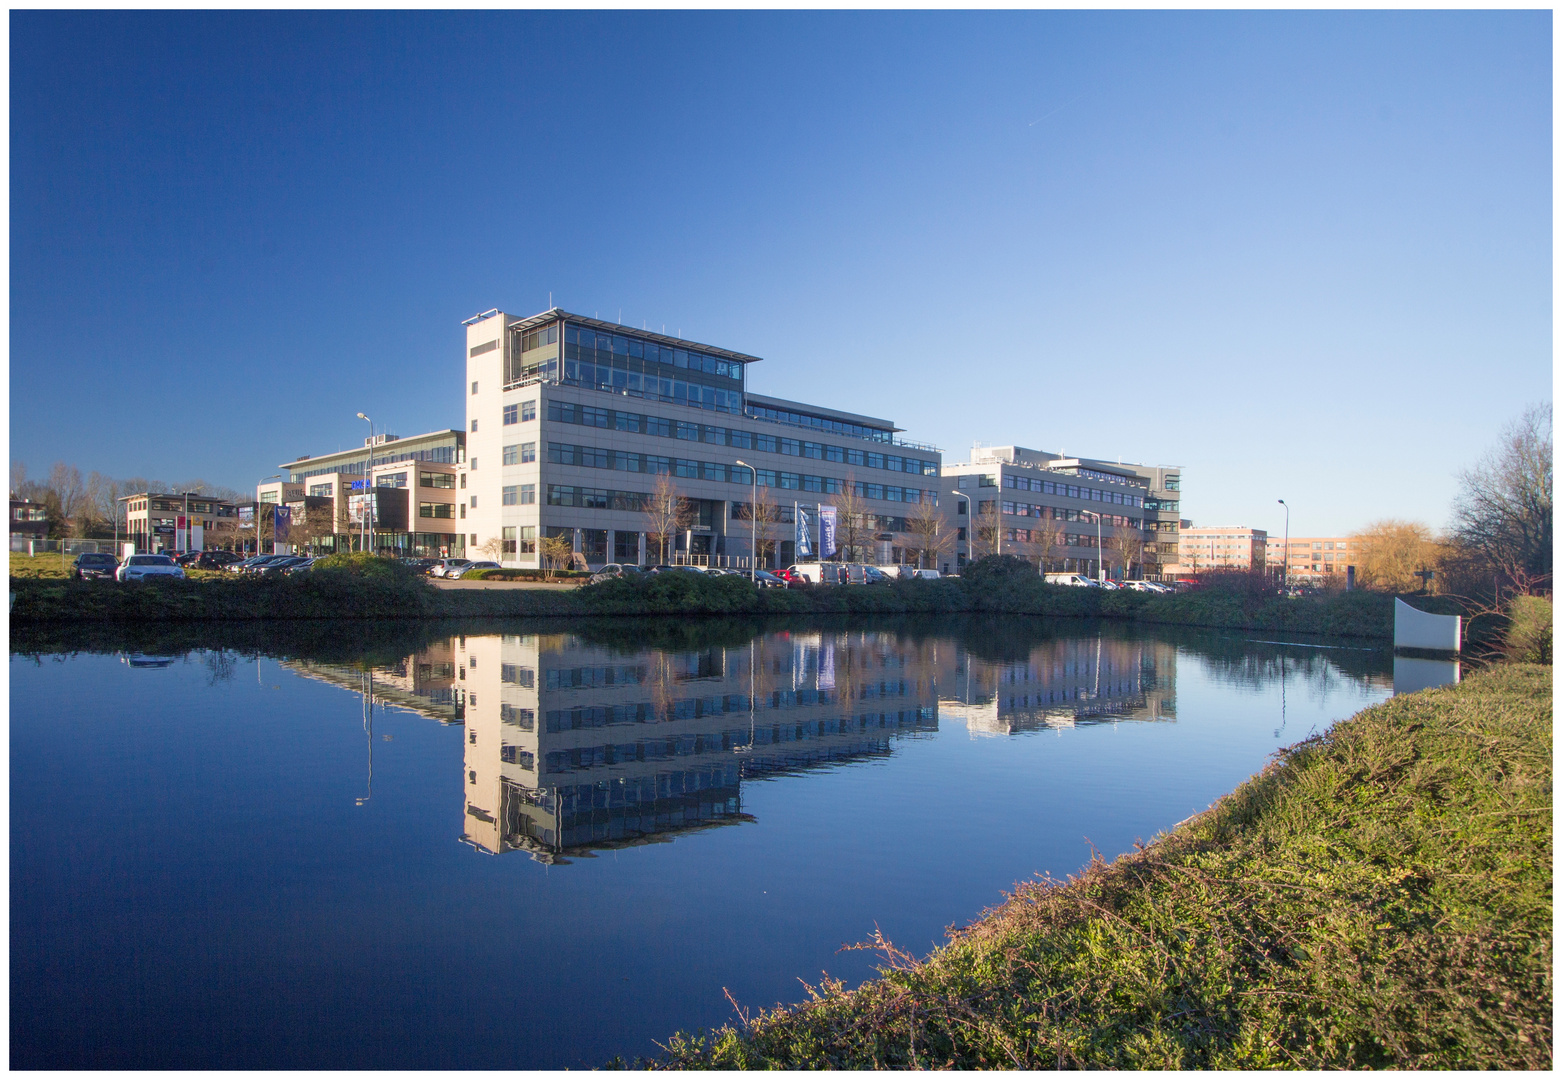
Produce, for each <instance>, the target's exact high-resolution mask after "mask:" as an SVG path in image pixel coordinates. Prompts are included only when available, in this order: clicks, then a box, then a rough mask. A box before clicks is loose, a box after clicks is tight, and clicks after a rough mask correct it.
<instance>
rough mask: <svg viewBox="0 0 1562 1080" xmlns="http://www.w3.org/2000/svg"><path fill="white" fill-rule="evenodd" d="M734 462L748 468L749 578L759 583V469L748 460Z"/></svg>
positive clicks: (734, 460)
mask: <svg viewBox="0 0 1562 1080" xmlns="http://www.w3.org/2000/svg"><path fill="white" fill-rule="evenodd" d="M733 464H736V465H741V466H743V467H744V468H745V469H747V470H748V475H749V496H748V497H749V504H748V526H749V530H748V531H749V541H748V579H749V580H750V581H752V582H753V583H754V584H756V585H758V584H759V470H758V469H756V468H754V466H752V465H750V464H749V463H748V462H746V461H742V460H739V459H736V458H734V459H733Z"/></svg>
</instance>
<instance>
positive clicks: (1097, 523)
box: [1080, 510, 1104, 582]
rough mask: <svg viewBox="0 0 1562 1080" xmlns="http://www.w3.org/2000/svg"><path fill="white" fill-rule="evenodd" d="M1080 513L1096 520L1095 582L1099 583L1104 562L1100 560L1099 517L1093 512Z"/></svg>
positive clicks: (1084, 511)
mask: <svg viewBox="0 0 1562 1080" xmlns="http://www.w3.org/2000/svg"><path fill="white" fill-rule="evenodd" d="M1080 513H1081V514H1089V515H1090V516H1091V517H1093V518H1095V519H1096V581H1098V582H1099V581H1100V580H1101V563H1102V562H1103V561H1104V560H1103V559H1102V558H1101V515H1100V514H1098V513H1096V512H1095V511H1094V510H1081V511H1080Z"/></svg>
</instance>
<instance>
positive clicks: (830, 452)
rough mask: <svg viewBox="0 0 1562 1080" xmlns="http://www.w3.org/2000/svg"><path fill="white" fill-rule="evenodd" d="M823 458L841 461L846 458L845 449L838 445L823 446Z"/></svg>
mask: <svg viewBox="0 0 1562 1080" xmlns="http://www.w3.org/2000/svg"><path fill="white" fill-rule="evenodd" d="M824 460H826V461H834V462H842V461H845V460H846V451H845V450H843V449H841V448H840V447H839V446H826V447H825V448H824Z"/></svg>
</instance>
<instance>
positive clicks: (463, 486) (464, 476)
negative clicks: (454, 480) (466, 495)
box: [461, 473, 466, 491]
mask: <svg viewBox="0 0 1562 1080" xmlns="http://www.w3.org/2000/svg"><path fill="white" fill-rule="evenodd" d="M461 490H462V491H465V490H466V473H462V474H461Z"/></svg>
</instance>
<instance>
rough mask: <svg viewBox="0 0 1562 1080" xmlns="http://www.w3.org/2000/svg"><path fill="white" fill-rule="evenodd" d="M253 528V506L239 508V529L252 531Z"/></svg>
mask: <svg viewBox="0 0 1562 1080" xmlns="http://www.w3.org/2000/svg"><path fill="white" fill-rule="evenodd" d="M254 527H255V508H254V507H253V506H241V507H239V528H241V529H253V528H254Z"/></svg>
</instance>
